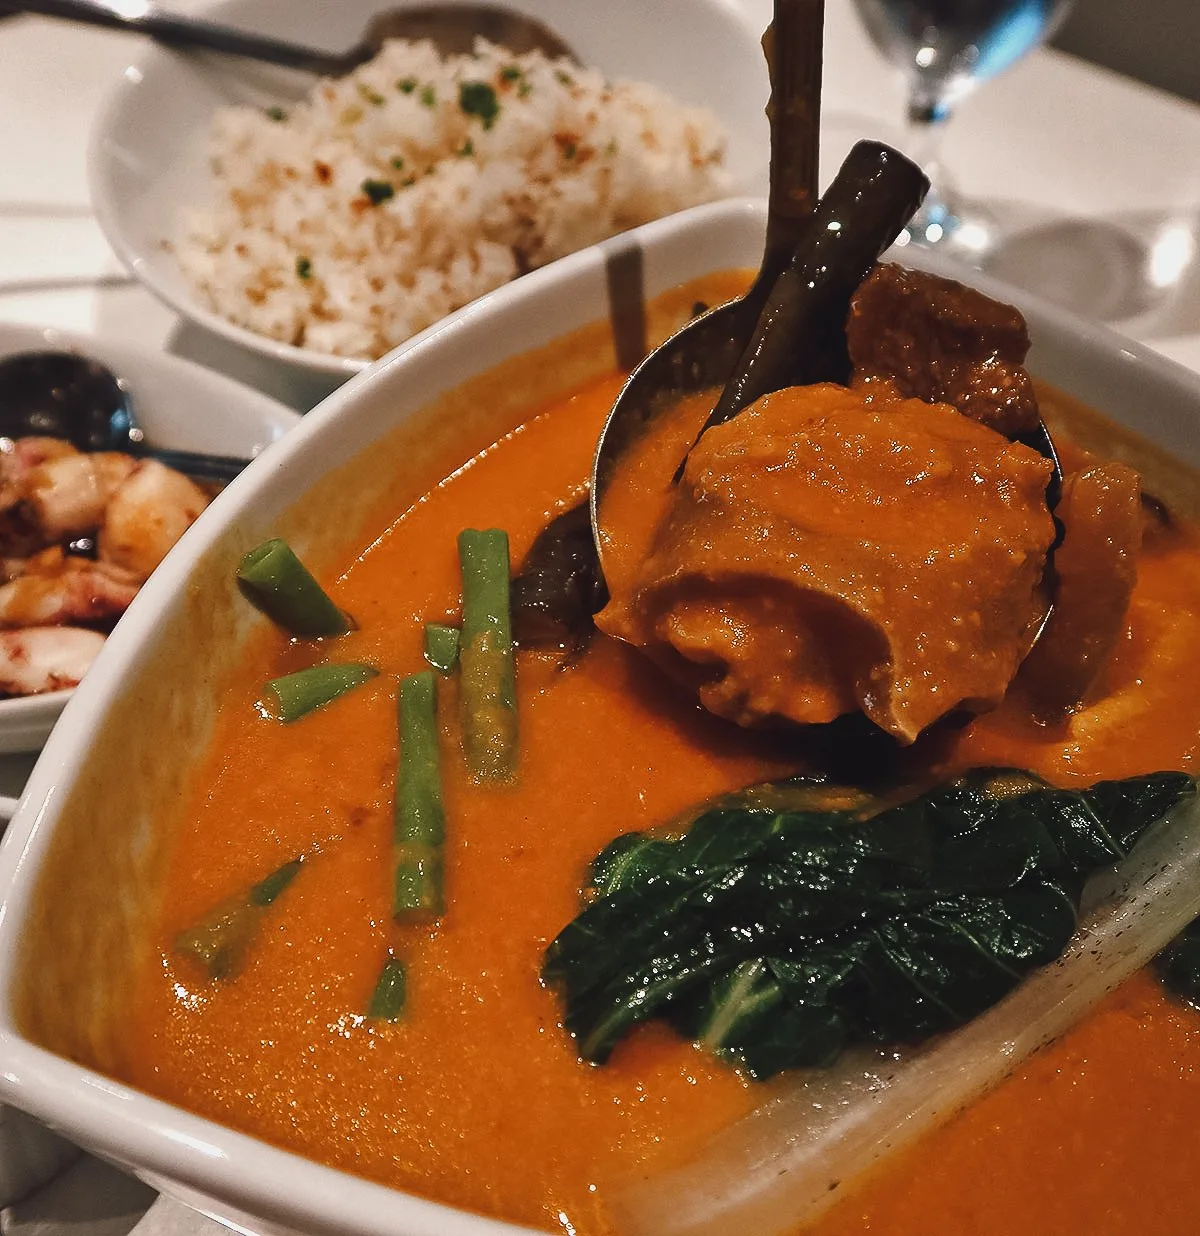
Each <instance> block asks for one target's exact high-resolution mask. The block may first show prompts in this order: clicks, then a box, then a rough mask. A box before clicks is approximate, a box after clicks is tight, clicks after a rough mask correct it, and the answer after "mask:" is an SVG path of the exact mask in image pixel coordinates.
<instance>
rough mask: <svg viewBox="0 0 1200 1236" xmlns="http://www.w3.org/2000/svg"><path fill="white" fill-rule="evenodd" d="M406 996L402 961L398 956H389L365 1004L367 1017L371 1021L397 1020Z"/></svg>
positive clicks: (406, 981)
mask: <svg viewBox="0 0 1200 1236" xmlns="http://www.w3.org/2000/svg"><path fill="white" fill-rule="evenodd" d="M407 998H408V975H407V974H406V973H405V969H404V962H402V961H401V960H400V959H399V958H398V957H389V958H388V959H387V961H386V962H384V965H383V969H382V970H381V971H380V972H379V980H378V981H377V982H376V984H375V990H374V991H373V992H372V993H371V1000H370V1003H369V1004H368V1005H367V1017H368V1018H369V1019H370V1020H371V1021H399V1020H400V1018H401V1017H402V1016H403V1015H404V1005H405V1002H406V1000H407Z"/></svg>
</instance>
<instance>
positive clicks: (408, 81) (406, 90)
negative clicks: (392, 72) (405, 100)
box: [396, 77, 417, 94]
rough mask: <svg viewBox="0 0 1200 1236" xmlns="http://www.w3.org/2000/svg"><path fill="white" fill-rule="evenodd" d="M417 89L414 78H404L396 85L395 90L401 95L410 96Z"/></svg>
mask: <svg viewBox="0 0 1200 1236" xmlns="http://www.w3.org/2000/svg"><path fill="white" fill-rule="evenodd" d="M416 88H417V79H416V78H415V77H404V78H401V79H400V81H398V82H397V83H396V89H397V90H399V91H400V93H401V94H412V92H413V91H414V90H416Z"/></svg>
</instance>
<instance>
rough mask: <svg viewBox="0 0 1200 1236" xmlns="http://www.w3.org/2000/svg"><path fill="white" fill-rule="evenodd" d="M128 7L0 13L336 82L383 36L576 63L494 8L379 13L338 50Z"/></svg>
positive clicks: (53, 0)
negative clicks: (139, 37) (487, 45)
mask: <svg viewBox="0 0 1200 1236" xmlns="http://www.w3.org/2000/svg"><path fill="white" fill-rule="evenodd" d="M128 7H129V6H121V5H119V4H116V3H108V4H106V3H104V2H103V0H20V2H18V0H0V13H5V12H8V13H40V14H42V16H44V17H62V18H65V19H66V20H68V21H79V22H86V23H88V24H89V25H93V26H105V27H107V28H109V29H112V30H125V31H128V32H130V33H134V34H148V35H149V36H150V37H151V38H152V39H154V40H155V41H156V42H158V43H163V44H165V45H166V46H167V47H178V48H185V49H186V48H203V49H205V50H207V51H217V52H227V53H228V54H229V55H231V56H247V57H249V58H250V59H252V60H265V61H267V62H268V63H270V64H281V65H285V66H286V67H287V68H290V69H303V70H305V71H307V72H310V73H320V74H322V75H324V76H326V77H343V76H345V74H347V73H350V72H352V71H353V70H354V69H357V68H358V67H359V65H362V64H365V63H366V62H367V61H368V60H371V59H373V58H374V57H375V56H376V55H377V54H378V52H379V50H380V48H381V47H382V46H383V43H384V40H386V39H431V40H432V41H433V43H434V44H435V45H436V46H437V48H438V50H439V51H440V52H441V53H442V54H443V55H455V54H457V55H461V54H463V53H466V52H470V51H472V50H473V49H474V46H475V39H476V38H477V37H482V38H485V39H487V40H488V41H489V42H491V43H496V44H498V45H499V46H501V47H505V48H507V49H508V50H509V51H511V52H513V53H514V54H515V55H520V54H521V53H523V52H528V51H542V52H545V54H546V55H547V56H549V57H551V58H554V59H557V58H559V57H564V56H565V57H567V58H568V59H570V60H575V61H576V62H578V58H577V57H576V55H575V53H574V52H573V51H572V50H571V48H570V47H569V46H568V45H567V44H566V43H564V42H563V40H562V39H560V38H559V37H558V35H556V34H555V33H554V32H553V31H552V30H549V29H547V27H545V26H544V25H542V23H541V22H540V21H537V20H536V19H535V18H532V17H526V16H525V15H524V14H523V13H517V12H514V11H513V10H512V9H508V8H503V7H501V6H499V5H493V4H451V3H447V4H418V5H413V6H411V7H405V8H395V9H384V10H383V11H382V12H379V13H376V14H375V16H374V17H372V18H371V20H370V21H369V22H368V23H367V26H366V29H365V30H364V31H363V33H362V37H361V38H360V39H359V41H358V42H357V43H355V44H354V45H353V46H352V47H350V48H348V49H347V50H346V51H344V52H327V51H321V50H319V49H318V48H313V47H301V46H299V45H298V44H295V43H288V42H285V41H283V40H281V39H273V38H268V37H267V36H265V35H258V34H251V33H249V32H248V31H245V30H236V29H233V28H232V27H229V26H220V25H217V24H216V23H215V22H210V21H202V20H200V19H198V18H190V17H179V16H176V15H175V14H173V13H164V12H162V11H160V10H157V9H154V8H150V7H149V6H147V7H146V8H144V9H143V8H142V7H141V6H140V5H139V6H138V9H139V12H138V15H137V16H127V15H126V12H125V11H123V9H125V8H128Z"/></svg>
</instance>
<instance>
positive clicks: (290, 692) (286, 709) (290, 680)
mask: <svg viewBox="0 0 1200 1236" xmlns="http://www.w3.org/2000/svg"><path fill="white" fill-rule="evenodd" d="M378 673H379V671H378V670H376V669H372V668H371V667H370V666H369V665H357V664H354V663H352V662H351V663H341V664H339V663H334V664H330V665H314V666H313V667H312V669H305V670H297V672H296V673H294V674H285V675H284V676H283V677H282V678H272V679H271V681H270V682H268V683H267V687H266V689H267V690H268V691H269V692H271V694H272V695H274V697H275V700H276V701H277V703H278V707H276V708H274V709H272V710H271V712H272V714H273V715H274V716H275V717H276V719H277V720H280V721H282V722H284V723H285V724H288V725H290V724H291V723H292V722H293V721H299V720H300V718H301V717H303V716H307V715H308V713H310V712H312V711H313V709H314V708H322V707H324V705H326V704H329V703H332V702H333V701H334V700H335V699H337V698H338V696H339V695H345V694H346V692H347V691H351V690H353V689H354V688H355V687H358V686H361V685H362V684H363V683H364V682H368V681H369V680H370V679H372V678H374V677H375V676H376V675H377V674H378Z"/></svg>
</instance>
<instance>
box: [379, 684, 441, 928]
mask: <svg viewBox="0 0 1200 1236" xmlns="http://www.w3.org/2000/svg"><path fill="white" fill-rule="evenodd" d="M399 723H400V765H399V770H398V772H397V775H396V806H395V832H394V843H393V851H394V853H393V880H392V914H393V916H394V917H395V918H397V919H406V918H412V917H419V918H426V917H436V916H438V915H440V914H441V913H442V911H443V909H444V896H443V890H442V842H443V840H444V838H445V826H446V817H445V811H444V809H443V807H442V780H441V769H440V764H439V757H438V728H437V688H436V684H435V682H434V677H433V671H432V670H422V671H421V673H419V674H410V675H409V676H408V677H407V678H404V679H402V680H401V682H400V697H399Z"/></svg>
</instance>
